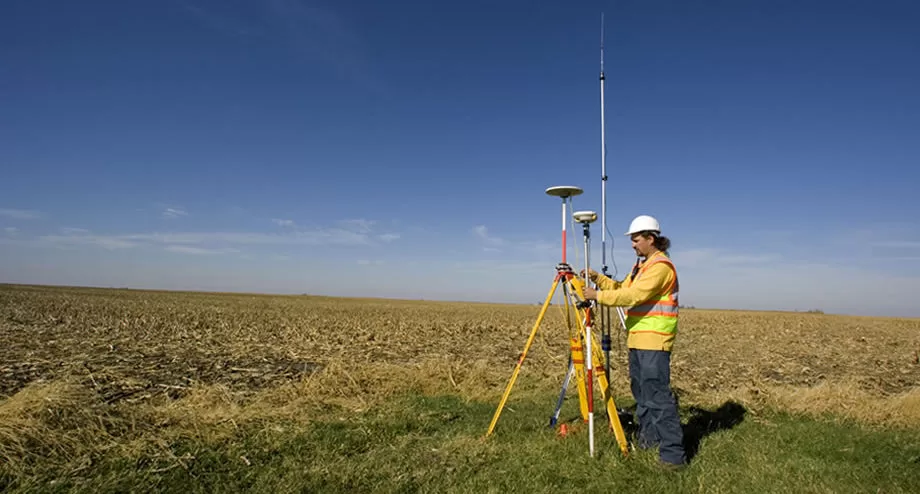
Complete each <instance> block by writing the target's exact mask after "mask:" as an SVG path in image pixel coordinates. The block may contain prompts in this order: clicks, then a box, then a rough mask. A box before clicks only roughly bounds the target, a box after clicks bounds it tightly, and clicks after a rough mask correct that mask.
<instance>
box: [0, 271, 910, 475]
mask: <svg viewBox="0 0 920 494" xmlns="http://www.w3.org/2000/svg"><path fill="white" fill-rule="evenodd" d="M538 312H539V307H538V306H536V305H530V306H527V305H497V304H494V305H493V304H473V303H444V302H425V301H393V300H382V299H337V298H327V297H313V296H272V295H249V294H208V293H185V292H156V291H140V290H114V289H93V288H63V287H38V286H13V285H0V335H2V341H3V345H2V346H0V454H2V456H3V459H4V460H5V461H7V462H8V464H9V465H14V466H16V465H18V467H17V468H22V469H27V468H29V465H34V464H35V463H36V462H40V461H41V457H42V456H43V455H49V454H50V455H58V456H59V457H60V461H71V462H77V463H78V462H79V461H81V460H80V458H81V457H82V458H85V457H86V451H87V448H91V449H92V448H95V451H97V452H98V451H104V450H105V449H106V448H113V447H120V448H129V449H130V448H132V447H134V448H138V449H139V450H143V449H145V448H153V449H152V450H153V451H156V446H155V444H156V443H157V441H162V438H163V437H166V436H169V434H171V433H175V434H179V433H180V432H170V431H183V432H181V433H188V431H195V433H196V434H219V433H220V432H219V431H220V430H222V428H225V429H229V428H232V427H237V426H238V425H239V424H240V423H243V422H245V421H247V420H259V419H265V418H271V417H281V418H285V419H295V420H305V421H308V420H310V418H311V417H313V416H316V415H318V414H321V413H323V411H324V410H326V411H328V410H330V409H334V408H336V407H339V408H341V407H347V408H349V409H354V410H361V409H363V408H367V407H369V406H372V405H373V404H374V403H376V402H379V401H380V400H382V399H385V398H386V397H388V396H390V395H392V394H393V393H398V392H400V391H404V390H408V389H416V390H421V391H423V392H428V393H453V394H457V395H460V396H463V397H465V398H470V399H479V400H486V401H490V402H494V403H496V404H497V400H498V398H499V397H500V395H501V393H502V391H503V389H504V386H505V384H506V383H507V380H508V379H509V378H510V375H511V372H512V370H513V367H514V365H515V362H516V360H517V358H518V356H519V354H520V352H521V350H522V349H523V346H524V343H525V341H526V339H527V336H528V334H529V333H530V330H531V328H532V326H533V324H534V322H535V320H536V317H537V314H538ZM566 345H567V340H566V330H565V325H564V319H563V315H562V309H561V308H560V307H559V306H557V305H554V306H553V307H551V308H550V310H549V311H548V312H547V314H546V319H545V320H544V322H543V324H542V325H541V329H540V332H539V333H538V336H537V338H536V340H535V343H534V345H533V347H532V348H531V350H530V352H529V353H528V355H527V359H526V361H525V364H524V367H523V370H522V372H521V375H520V376H519V378H518V381H517V383H516V385H515V390H516V391H515V393H528V392H541V393H546V392H547V391H549V392H552V393H555V392H556V391H557V390H558V386H559V385H560V383H561V380H562V378H563V376H564V372H565V365H566V355H567V353H566V352H567V346H566ZM612 357H613V359H614V366H613V369H612V373H613V381H614V382H613V385H614V389H615V391H614V393H615V395H616V396H618V397H619V396H628V395H629V391H628V386H627V383H626V371H625V368H624V365H625V361H626V350H625V338H624V337H622V336H620V337H619V338H616V339H615V340H614V345H613V352H612ZM918 382H920V319H896V318H870V317H849V316H835V315H824V314H812V313H781V312H744V311H718V310H696V309H687V310H683V311H682V313H681V326H680V334H679V337H678V343H677V346H676V348H675V353H674V360H673V370H672V384H673V386H674V388H675V390H676V391H677V393H678V395H679V396H680V399H681V405H682V406H685V405H687V404H698V405H700V406H718V405H719V404H721V403H724V402H725V401H726V400H735V401H737V402H740V403H743V404H744V405H745V407H747V408H748V409H749V410H751V411H752V412H754V413H756V411H757V410H758V409H759V408H760V407H773V408H777V409H781V410H787V411H791V412H802V413H811V414H824V413H831V414H834V415H838V416H844V417H849V418H852V419H855V420H859V421H861V422H865V423H867V424H882V425H885V426H906V427H916V426H920V391H918V388H917V383H918ZM514 399H515V396H514V393H512V399H511V403H512V404H513V402H514ZM550 405H551V404H548V406H550ZM486 426H487V424H486V423H484V424H483V431H484V430H485V428H486ZM157 438H159V439H157ZM72 468H75V469H77V470H79V468H80V466H79V464H75V465H74V466H72Z"/></svg>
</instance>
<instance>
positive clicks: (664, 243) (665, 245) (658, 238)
mask: <svg viewBox="0 0 920 494" xmlns="http://www.w3.org/2000/svg"><path fill="white" fill-rule="evenodd" d="M639 235H641V236H643V237H645V238H649V237H652V238H654V239H655V241H654V242H653V243H654V245H655V248H656V249H658V250H660V251H662V252H665V253H666V252H668V249H670V248H671V239H669V238H668V237H665V236H663V235H660V234H659V233H658V232H655V231H651V230H646V231H644V232H639Z"/></svg>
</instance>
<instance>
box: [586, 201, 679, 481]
mask: <svg viewBox="0 0 920 494" xmlns="http://www.w3.org/2000/svg"><path fill="white" fill-rule="evenodd" d="M626 235H629V236H630V237H631V238H632V247H633V250H635V251H636V255H637V256H638V257H639V259H636V264H635V266H634V267H633V270H632V272H631V273H630V274H629V275H628V276H627V277H626V278H625V279H624V280H623V281H622V282H618V281H615V280H612V279H610V278H608V277H606V276H604V275H602V274H599V273H597V272H596V271H594V270H589V272H588V276H589V277H590V279H591V281H593V282H595V283H596V284H597V286H598V288H599V290H595V289H593V288H591V287H589V286H587V284H586V285H585V289H584V294H585V298H586V299H588V300H596V301H597V303H598V304H601V305H607V306H621V307H628V310H627V311H626V329H627V330H628V331H629V336H628V338H627V347H628V348H629V380H630V388H631V389H632V393H633V397H634V398H635V399H636V416H637V418H638V420H639V438H638V439H639V447H640V448H642V449H647V448H653V447H655V446H658V448H659V461H660V462H661V464H662V466H663V467H665V468H667V469H680V468H682V467H683V466H685V465H686V462H687V458H686V453H685V452H684V445H683V432H682V430H681V425H680V416H679V415H678V411H677V400H676V399H675V397H674V394H673V393H672V392H671V349H672V348H673V345H674V338H675V336H676V334H677V313H678V302H677V292H678V284H677V270H676V269H675V268H674V264H673V263H672V262H671V260H670V258H669V256H668V249H669V248H670V246H671V241H670V240H669V239H668V238H667V237H664V236H662V235H661V229H660V227H659V224H658V220H656V219H655V218H653V217H651V216H646V215H642V216H637V217H636V218H635V219H634V220H633V221H632V223H631V224H630V225H629V231H628V232H626ZM584 274H585V273H584V272H582V276H584Z"/></svg>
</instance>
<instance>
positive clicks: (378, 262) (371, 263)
mask: <svg viewBox="0 0 920 494" xmlns="http://www.w3.org/2000/svg"><path fill="white" fill-rule="evenodd" d="M358 264H359V265H361V266H382V265H383V264H384V262H383V261H381V260H379V259H378V260H374V261H371V260H368V259H359V260H358Z"/></svg>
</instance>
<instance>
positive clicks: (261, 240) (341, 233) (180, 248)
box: [38, 219, 400, 254]
mask: <svg viewBox="0 0 920 494" xmlns="http://www.w3.org/2000/svg"><path fill="white" fill-rule="evenodd" d="M272 222H273V223H275V224H276V225H279V226H282V227H284V230H282V231H280V232H252V231H242V232H233V231H229V232H228V231H218V232H147V233H119V234H98V233H92V232H90V231H89V230H85V229H82V228H63V229H61V233H60V234H53V235H43V236H40V237H38V241H39V242H41V243H45V244H50V245H56V246H81V245H82V246H96V247H101V248H106V249H127V248H134V247H142V246H148V247H150V246H153V247H157V246H160V247H164V248H166V249H167V250H169V251H171V252H181V253H189V254H218V253H222V254H226V253H234V252H239V251H240V248H241V247H244V246H285V245H287V246H291V245H297V246H325V245H339V246H361V245H373V244H374V243H379V242H393V241H395V240H397V239H399V238H400V235H399V234H398V233H383V234H375V232H374V230H373V225H374V222H373V221H369V220H364V219H358V220H344V221H340V222H338V223H337V225H338V226H331V227H316V228H310V229H304V228H300V227H298V226H297V225H296V223H294V221H293V220H285V219H274V220H272Z"/></svg>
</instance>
